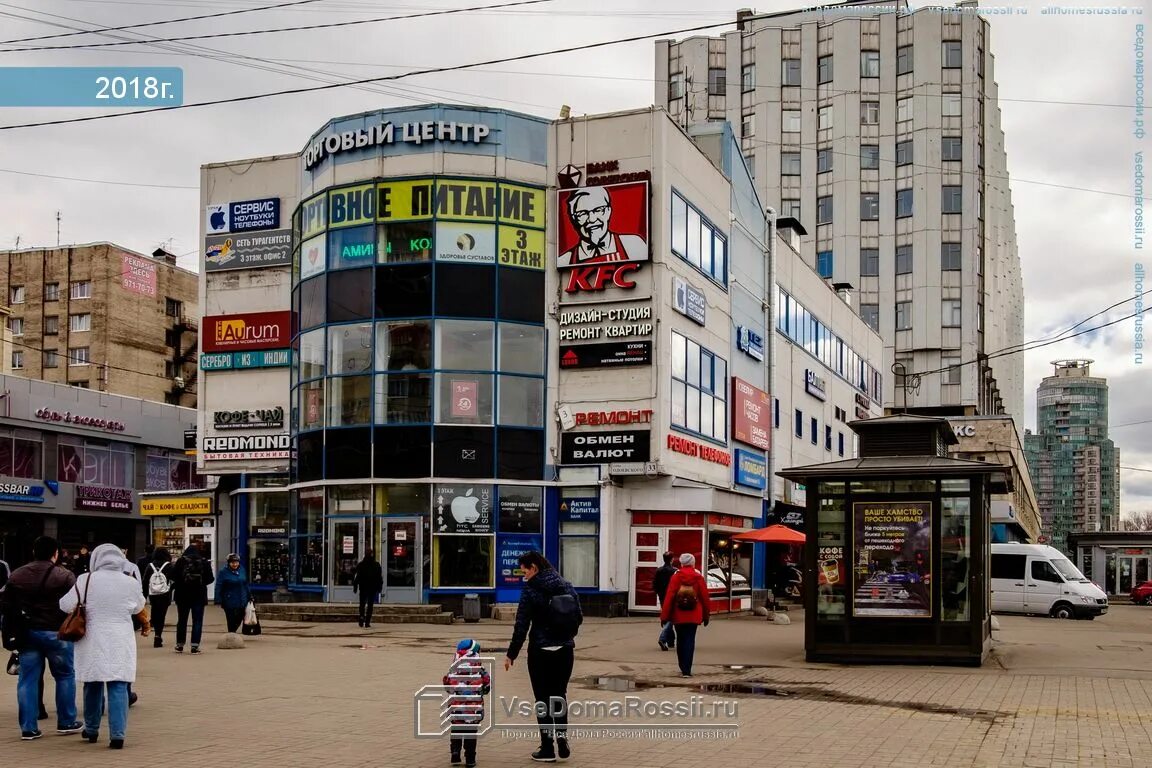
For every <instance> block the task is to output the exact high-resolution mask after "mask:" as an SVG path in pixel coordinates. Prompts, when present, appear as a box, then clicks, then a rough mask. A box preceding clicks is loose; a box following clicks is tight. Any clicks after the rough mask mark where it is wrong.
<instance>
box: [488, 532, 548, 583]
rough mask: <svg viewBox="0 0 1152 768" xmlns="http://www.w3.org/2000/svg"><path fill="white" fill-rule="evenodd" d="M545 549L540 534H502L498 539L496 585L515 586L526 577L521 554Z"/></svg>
mask: <svg viewBox="0 0 1152 768" xmlns="http://www.w3.org/2000/svg"><path fill="white" fill-rule="evenodd" d="M542 549H543V546H542V544H541V537H540V536H526V535H524V534H512V535H507V536H504V535H501V536H499V537H497V540H496V569H497V571H498V573H497V575H496V586H498V587H515V586H517V585H519V584H520V583H521V582H522V581H523V578H524V572H523V571H521V570H520V562H519V561H520V555H523V554H525V553H526V552H534V551H535V552H539V551H541V550H542Z"/></svg>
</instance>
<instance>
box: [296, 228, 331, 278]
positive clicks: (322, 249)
mask: <svg viewBox="0 0 1152 768" xmlns="http://www.w3.org/2000/svg"><path fill="white" fill-rule="evenodd" d="M327 264H328V237H327V235H317V236H316V237H313V238H312V239H310V240H305V241H304V244H303V245H301V246H300V279H301V280H303V279H304V278H306V277H312V275H318V274H320V273H321V272H323V271H324V267H325V266H327Z"/></svg>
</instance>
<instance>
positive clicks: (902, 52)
mask: <svg viewBox="0 0 1152 768" xmlns="http://www.w3.org/2000/svg"><path fill="white" fill-rule="evenodd" d="M911 71H912V46H910V45H902V46H900V47H899V48H897V49H896V74H898V75H906V74H908V73H909V72H911Z"/></svg>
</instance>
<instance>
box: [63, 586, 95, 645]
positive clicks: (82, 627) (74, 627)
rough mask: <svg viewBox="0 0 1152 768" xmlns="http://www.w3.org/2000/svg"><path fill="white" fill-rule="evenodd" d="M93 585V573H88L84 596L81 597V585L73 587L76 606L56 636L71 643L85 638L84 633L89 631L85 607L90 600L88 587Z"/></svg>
mask: <svg viewBox="0 0 1152 768" xmlns="http://www.w3.org/2000/svg"><path fill="white" fill-rule="evenodd" d="M91 586H92V574H90V573H89V574H88V578H87V580H85V582H84V598H83V599H81V598H80V585H79V584H77V585H76V586H74V587H73V589H75V590H76V599H77V600H79V602H78V603H76V607H75V608H73V609H72V610H71V611H70V612H69V613H68V615H67V616H65V617H64V623H63V624H61V625H60V631H59V632H57V633H56V637H58V638H59V639H61V640H64V641H66V642H69V643H75V642H77V641H78V640H83V639H84V633H85V632H87V631H88V617H87V614H86V610H85V608H84V605H85V603H87V602H88V588H89V587H91Z"/></svg>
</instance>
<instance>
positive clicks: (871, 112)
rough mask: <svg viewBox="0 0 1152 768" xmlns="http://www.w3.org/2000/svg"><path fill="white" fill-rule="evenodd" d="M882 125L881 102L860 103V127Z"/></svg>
mask: <svg viewBox="0 0 1152 768" xmlns="http://www.w3.org/2000/svg"><path fill="white" fill-rule="evenodd" d="M879 124H880V102H878V101H862V102H860V125H879Z"/></svg>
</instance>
